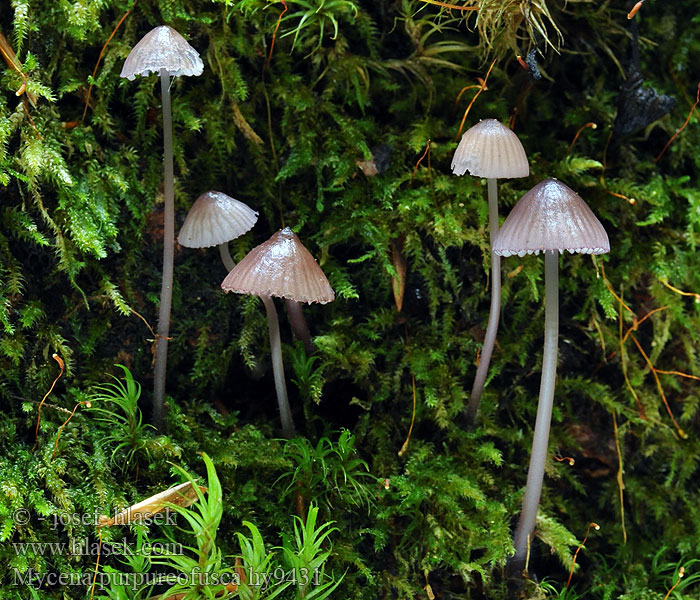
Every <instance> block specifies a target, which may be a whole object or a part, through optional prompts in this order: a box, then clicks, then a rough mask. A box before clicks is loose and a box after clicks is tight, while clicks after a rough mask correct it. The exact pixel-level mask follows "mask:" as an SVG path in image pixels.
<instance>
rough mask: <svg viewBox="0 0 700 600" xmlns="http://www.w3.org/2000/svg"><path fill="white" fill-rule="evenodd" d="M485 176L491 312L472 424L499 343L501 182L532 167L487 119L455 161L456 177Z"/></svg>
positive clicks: (469, 412) (470, 133)
mask: <svg viewBox="0 0 700 600" xmlns="http://www.w3.org/2000/svg"><path fill="white" fill-rule="evenodd" d="M467 171H469V174H470V175H474V176H476V177H486V179H487V181H488V195H489V238H490V244H491V309H490V312H489V322H488V325H487V326H486V335H485V337H484V343H483V346H482V348H481V356H480V358H479V364H478V366H477V368H476V375H475V376H474V383H473V384H472V391H471V394H470V396H469V402H468V404H467V409H466V411H465V416H466V419H467V422H468V423H469V424H473V423H474V421H475V420H476V414H477V412H478V410H479V402H480V400H481V394H482V393H483V391H484V384H485V382H486V376H487V375H488V371H489V364H490V363H491V355H492V354H493V347H494V345H495V343H496V333H497V332H498V321H499V318H500V314H501V257H500V256H498V255H496V254H494V252H493V240H494V238H495V237H496V234H497V233H498V183H497V181H498V179H499V178H501V179H502V178H513V177H527V176H528V174H529V173H530V166H529V165H528V162H527V156H526V155H525V150H524V149H523V145H522V144H521V143H520V140H519V139H518V136H517V135H515V133H513V132H512V131H511V130H510V129H508V128H507V127H505V126H504V125H502V124H501V123H500V122H499V121H497V120H496V119H485V120H483V121H480V122H479V123H477V124H476V125H474V126H473V127H470V128H469V129H468V130H467V131H465V132H464V135H463V136H462V139H461V141H460V142H459V145H458V146H457V150H456V151H455V154H454V157H453V159H452V172H453V173H454V174H455V175H464V173H465V172H467Z"/></svg>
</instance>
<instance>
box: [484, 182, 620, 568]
mask: <svg viewBox="0 0 700 600" xmlns="http://www.w3.org/2000/svg"><path fill="white" fill-rule="evenodd" d="M564 250H568V251H569V252H571V253H574V252H578V253H582V254H604V253H606V252H610V242H609V241H608V235H607V233H605V229H603V226H602V225H601V223H600V221H599V220H598V219H597V218H596V216H595V215H594V214H593V212H592V211H591V209H590V208H588V205H587V204H586V203H585V202H584V201H583V200H582V199H581V198H580V197H579V195H578V194H577V193H576V192H574V191H573V190H572V189H571V188H569V187H568V186H566V185H564V184H563V183H561V182H559V181H557V180H556V179H546V180H545V181H542V182H540V183H538V184H537V185H536V186H535V187H534V188H532V189H531V190H530V191H529V192H528V193H527V194H525V195H524V196H523V197H522V198H521V199H520V200H519V201H518V203H517V204H516V205H515V206H514V207H513V210H512V211H511V213H510V215H508V218H507V219H506V220H505V222H504V223H503V225H502V226H501V229H500V231H499V232H498V235H497V236H496V239H495V241H494V245H493V251H494V253H496V254H498V255H500V256H512V255H518V256H525V254H539V253H540V252H544V282H545V307H544V315H545V317H544V352H543V354H542V378H541V382H540V397H539V403H538V405H537V418H536V421H535V433H534V436H533V440H532V453H531V455H530V467H529V469H528V473H527V484H526V486H525V495H524V498H523V507H522V511H521V513H520V520H519V522H518V527H517V529H516V532H515V537H514V541H513V544H514V546H515V556H514V557H513V558H512V559H511V561H510V565H509V568H510V569H512V570H513V572H516V573H520V572H521V571H522V569H523V568H524V565H525V558H526V555H527V551H528V546H529V541H530V539H531V535H532V532H533V531H534V529H535V521H536V518H537V509H538V506H539V502H540V495H541V492H542V480H543V478H544V467H545V461H546V458H547V445H548V442H549V426H550V422H551V418H552V404H553V400H554V385H555V380H556V370H557V346H558V343H557V342H558V336H559V288H558V285H559V284H558V279H559V254H562V253H563V252H564Z"/></svg>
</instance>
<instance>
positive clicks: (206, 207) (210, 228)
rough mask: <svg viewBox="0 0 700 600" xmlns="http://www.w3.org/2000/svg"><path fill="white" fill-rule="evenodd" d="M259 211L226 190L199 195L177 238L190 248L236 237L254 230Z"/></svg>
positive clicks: (222, 241) (221, 242)
mask: <svg viewBox="0 0 700 600" xmlns="http://www.w3.org/2000/svg"><path fill="white" fill-rule="evenodd" d="M257 220H258V213H257V212H255V211H254V210H253V209H252V208H250V207H249V206H248V205H247V204H244V203H243V202H240V201H238V200H236V199H235V198H231V196H227V195H226V194H224V193H223V192H215V191H209V192H206V193H204V194H202V195H201V196H200V197H199V198H197V199H196V200H195V202H194V204H193V205H192V208H190V212H188V213H187V217H186V218H185V222H184V223H183V224H182V228H181V229H180V234H179V235H178V236H177V241H178V242H179V243H180V245H181V246H186V247H187V248H209V247H210V246H218V245H219V244H224V243H226V242H230V241H231V240H234V239H236V238H237V237H239V236H241V235H243V234H244V233H245V232H246V231H249V230H250V229H252V227H253V225H255V222H256V221H257Z"/></svg>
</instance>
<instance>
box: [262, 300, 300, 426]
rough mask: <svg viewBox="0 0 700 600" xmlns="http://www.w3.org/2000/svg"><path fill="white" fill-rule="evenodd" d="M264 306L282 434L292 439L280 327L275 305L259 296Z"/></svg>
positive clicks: (290, 411)
mask: <svg viewBox="0 0 700 600" xmlns="http://www.w3.org/2000/svg"><path fill="white" fill-rule="evenodd" d="M260 298H261V299H262V301H263V303H264V304H265V312H266V313H267V327H268V329H269V330H270V354H271V356H272V372H273V374H274V377H275V390H276V391H277V404H278V405H279V409H280V419H281V420H282V433H283V434H284V437H286V438H288V439H289V438H293V437H294V435H295V434H294V421H292V410H291V408H290V407H289V400H288V399H287V384H286V383H285V381H284V363H283V362H282V342H281V341H280V325H279V321H278V319H277V311H276V310H275V303H274V302H273V301H272V298H270V297H269V296H260Z"/></svg>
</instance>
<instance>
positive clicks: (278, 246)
mask: <svg viewBox="0 0 700 600" xmlns="http://www.w3.org/2000/svg"><path fill="white" fill-rule="evenodd" d="M221 288H222V289H223V290H224V291H226V292H237V293H239V294H253V295H255V296H278V297H281V298H289V299H290V300H296V301H297V302H308V303H311V302H318V303H320V304H326V303H327V302H332V301H333V300H335V292H334V291H333V289H332V288H331V286H330V284H329V283H328V279H326V276H325V275H324V274H323V271H321V267H319V266H318V264H317V263H316V261H315V260H314V257H313V256H311V253H310V252H309V251H308V250H307V249H306V248H305V247H304V245H303V244H302V243H301V242H300V241H299V238H298V237H297V235H296V234H295V233H294V232H293V231H292V230H291V229H290V228H289V227H285V228H284V229H281V230H280V231H278V232H277V233H275V234H274V235H273V236H272V237H271V238H270V239H269V240H267V241H266V242H264V243H262V244H260V245H259V246H256V247H255V248H253V249H252V250H251V251H250V252H249V253H248V254H247V255H246V256H245V258H243V260H242V261H241V262H239V263H238V264H237V265H236V266H235V267H234V268H233V270H231V272H230V273H229V274H228V275H227V276H226V279H224V281H223V283H222V284H221Z"/></svg>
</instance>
